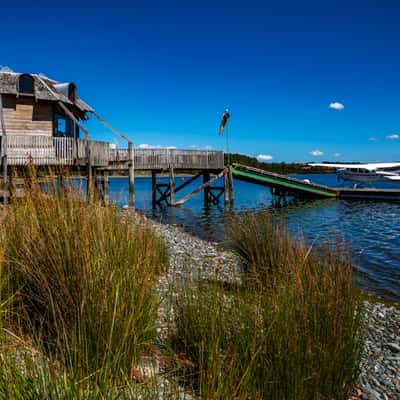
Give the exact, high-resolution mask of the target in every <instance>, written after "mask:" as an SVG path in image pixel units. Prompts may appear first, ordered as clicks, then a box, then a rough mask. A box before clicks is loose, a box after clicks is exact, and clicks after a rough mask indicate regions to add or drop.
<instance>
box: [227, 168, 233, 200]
mask: <svg viewBox="0 0 400 400" xmlns="http://www.w3.org/2000/svg"><path fill="white" fill-rule="evenodd" d="M228 185H229V204H230V205H231V206H233V202H234V193H233V173H232V165H230V166H229V168H228Z"/></svg>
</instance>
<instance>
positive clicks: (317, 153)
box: [310, 150, 324, 157]
mask: <svg viewBox="0 0 400 400" xmlns="http://www.w3.org/2000/svg"><path fill="white" fill-rule="evenodd" d="M310 154H311V155H312V156H314V157H321V156H323V155H324V152H323V151H321V150H311V151H310Z"/></svg>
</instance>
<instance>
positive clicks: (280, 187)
mask: <svg viewBox="0 0 400 400" xmlns="http://www.w3.org/2000/svg"><path fill="white" fill-rule="evenodd" d="M232 174H233V176H234V177H235V178H236V179H238V180H242V181H246V182H250V183H256V184H259V185H264V186H268V187H270V188H271V193H272V194H274V195H277V196H284V195H286V194H292V195H297V196H302V197H313V198H323V197H337V190H336V189H334V188H331V187H328V186H324V185H318V184H315V183H311V182H308V181H304V180H301V179H296V178H291V177H288V176H286V175H280V174H276V173H273V172H268V171H264V170H262V169H258V168H252V167H247V166H246V165H241V164H233V165H232Z"/></svg>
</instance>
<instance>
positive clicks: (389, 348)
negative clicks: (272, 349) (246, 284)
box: [152, 222, 400, 400]
mask: <svg viewBox="0 0 400 400" xmlns="http://www.w3.org/2000/svg"><path fill="white" fill-rule="evenodd" d="M152 225H153V227H154V229H155V230H156V231H157V232H158V234H159V235H160V236H161V237H162V238H163V239H164V240H165V242H166V243H167V246H168V249H169V252H170V260H171V261H170V262H171V267H170V272H169V273H168V275H167V276H166V277H164V278H162V279H163V280H164V282H160V283H166V284H168V282H173V281H176V279H179V278H185V277H187V274H190V273H191V271H192V272H193V273H194V271H196V273H198V271H199V266H201V275H202V277H203V278H207V277H210V278H211V277H215V273H216V271H218V274H219V277H220V278H222V279H225V280H228V281H231V280H237V279H239V276H240V274H239V263H238V260H237V258H236V257H235V256H234V255H233V254H232V253H231V252H230V251H227V250H226V249H224V248H222V247H221V246H220V245H219V244H217V243H210V242H207V241H204V240H201V239H199V238H197V237H194V236H192V235H190V234H188V233H186V232H184V231H183V230H182V229H181V228H179V227H176V226H171V225H163V224H159V223H156V222H152ZM191 267H193V268H191ZM162 286H164V285H162ZM364 309H365V318H366V322H367V338H366V342H365V346H364V350H363V354H362V361H361V373H360V376H359V380H358V386H359V390H358V391H357V394H356V396H355V397H353V398H360V399H363V400H381V399H382V400H386V399H393V400H395V399H400V309H399V308H395V307H388V306H385V305H384V304H381V303H371V302H367V301H365V302H364Z"/></svg>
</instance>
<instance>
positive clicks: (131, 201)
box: [128, 142, 135, 207]
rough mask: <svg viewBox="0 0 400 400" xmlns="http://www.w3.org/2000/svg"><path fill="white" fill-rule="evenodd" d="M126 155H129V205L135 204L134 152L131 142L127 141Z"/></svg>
mask: <svg viewBox="0 0 400 400" xmlns="http://www.w3.org/2000/svg"><path fill="white" fill-rule="evenodd" d="M128 157H129V206H130V207H133V206H134V204H135V164H134V163H135V154H134V150H133V143H132V142H128Z"/></svg>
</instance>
